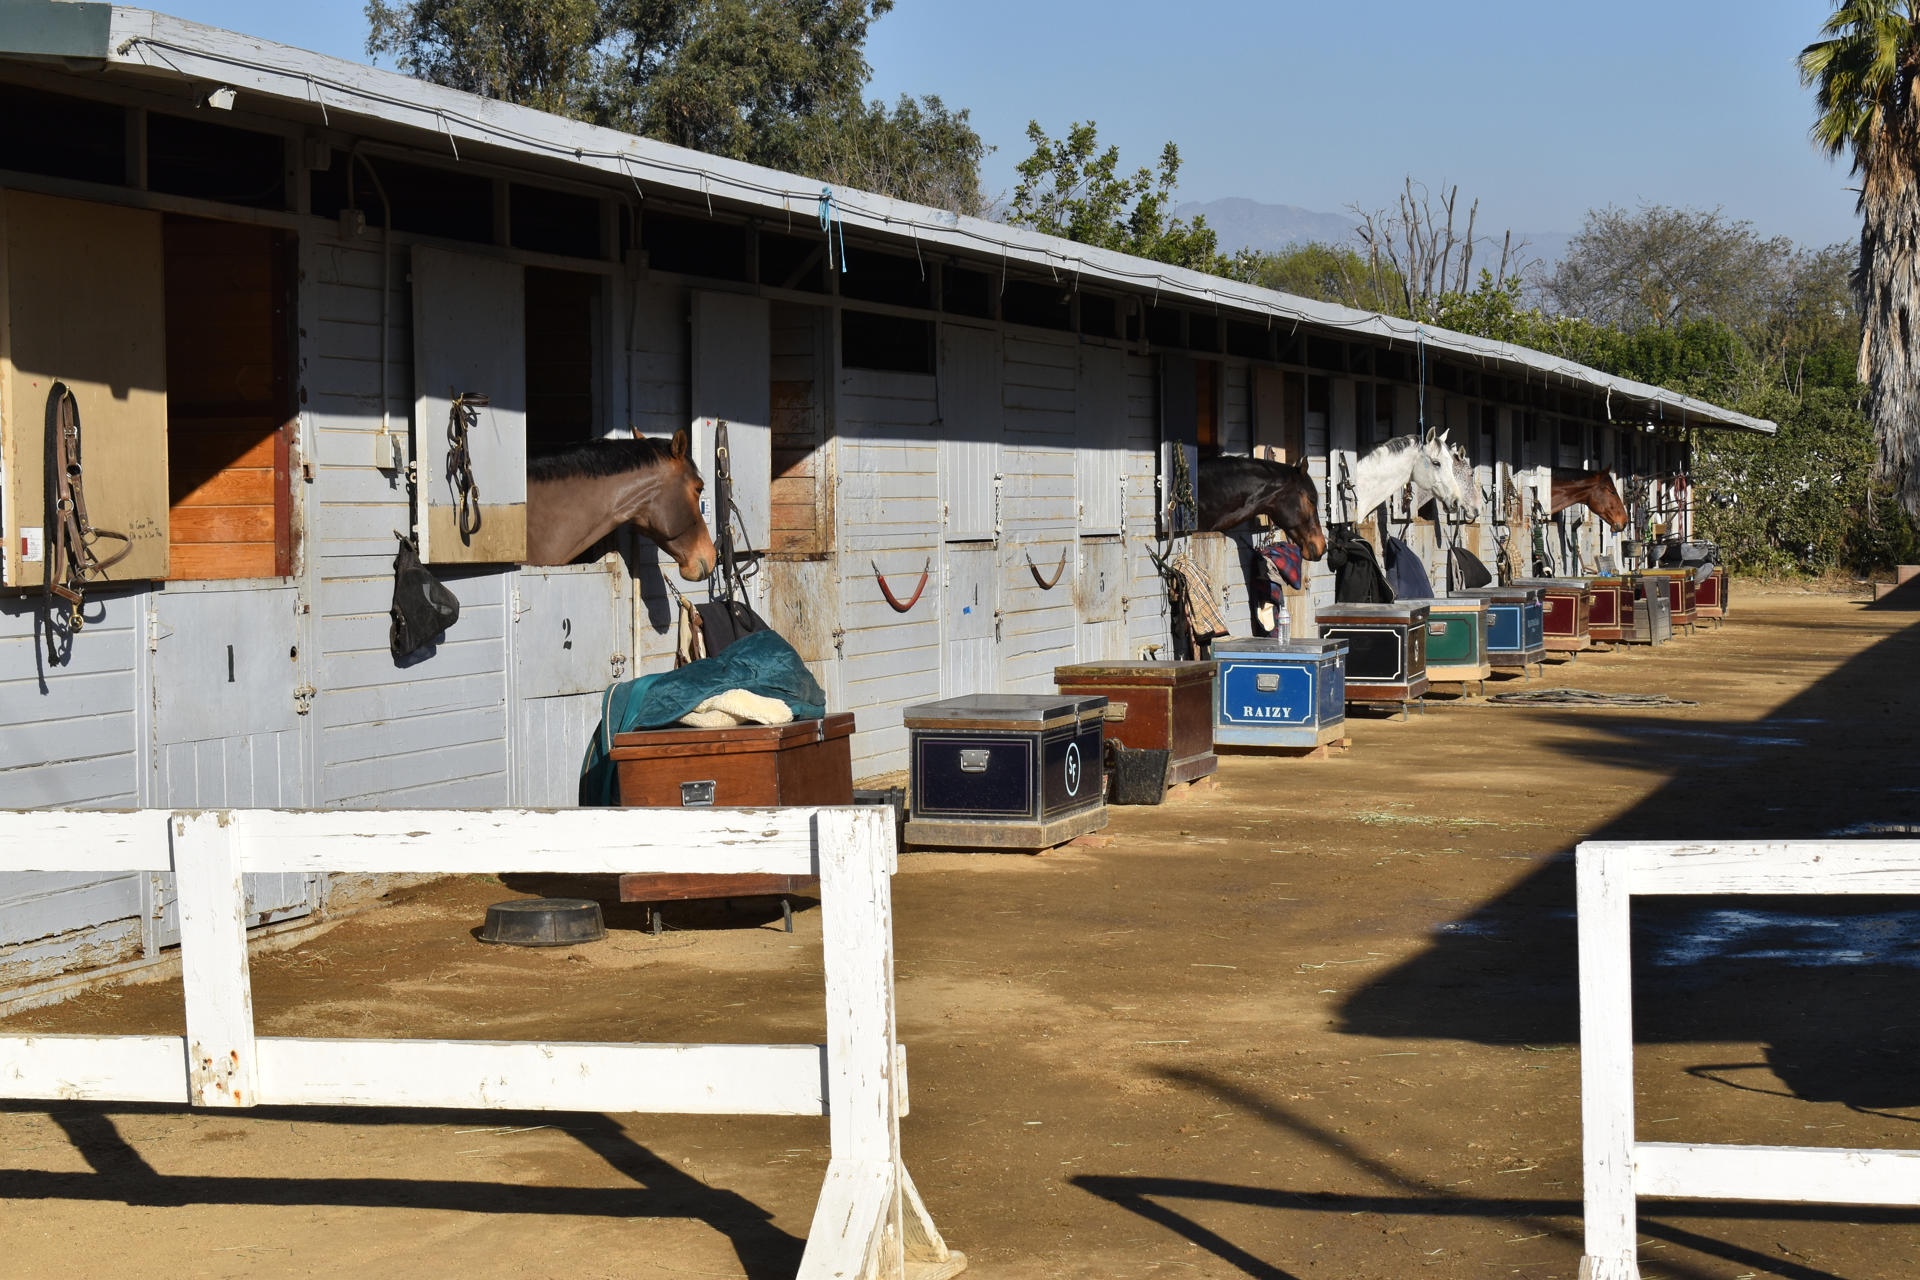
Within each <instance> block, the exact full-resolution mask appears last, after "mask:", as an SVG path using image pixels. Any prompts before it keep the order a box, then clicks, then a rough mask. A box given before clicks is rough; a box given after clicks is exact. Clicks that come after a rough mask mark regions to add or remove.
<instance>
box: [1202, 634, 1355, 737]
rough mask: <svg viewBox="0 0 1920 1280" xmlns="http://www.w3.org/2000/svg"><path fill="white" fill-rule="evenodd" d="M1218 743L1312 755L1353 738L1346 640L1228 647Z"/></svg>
mask: <svg viewBox="0 0 1920 1280" xmlns="http://www.w3.org/2000/svg"><path fill="white" fill-rule="evenodd" d="M1213 656H1214V660H1215V662H1216V664H1217V665H1218V666H1219V668H1220V673H1219V677H1218V685H1219V700H1218V702H1217V703H1216V704H1215V707H1216V710H1215V715H1214V724H1213V740H1214V741H1215V742H1216V743H1219V744H1220V745H1222V746H1234V747H1285V748H1290V749H1295V750H1298V749H1302V748H1304V749H1309V750H1310V749H1312V748H1315V747H1321V746H1325V745H1326V744H1327V743H1329V742H1338V741H1339V740H1340V739H1341V738H1342V737H1344V736H1345V735H1346V728H1347V690H1346V663H1347V646H1346V642H1345V641H1342V640H1275V639H1253V640H1221V641H1218V642H1217V643H1215V645H1214V646H1213Z"/></svg>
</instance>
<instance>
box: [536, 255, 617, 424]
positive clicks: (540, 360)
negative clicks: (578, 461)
mask: <svg viewBox="0 0 1920 1280" xmlns="http://www.w3.org/2000/svg"><path fill="white" fill-rule="evenodd" d="M603 287H604V286H603V282H602V280H601V278H600V277H599V276H596V275H589V274H587V273H585V272H579V271H553V270H549V269H547V268H543V267H528V268H527V269H526V317H527V318H526V331H527V342H526V357H525V364H526V387H527V451H528V452H529V453H536V454H537V453H551V452H553V451H555V450H557V449H564V448H566V447H567V446H568V445H575V444H583V443H585V442H586V441H588V440H591V439H593V438H594V437H595V436H597V435H598V434H599V421H600V414H599V408H598V397H597V395H596V394H595V390H596V388H597V386H598V383H597V381H596V379H595V374H594V371H595V369H596V368H597V366H598V361H597V360H596V359H595V356H596V354H597V348H598V347H599V345H600V344H599V341H598V339H599V335H600V331H601V312H602V308H603V306H604V303H603V302H602V299H601V293H602V289H603Z"/></svg>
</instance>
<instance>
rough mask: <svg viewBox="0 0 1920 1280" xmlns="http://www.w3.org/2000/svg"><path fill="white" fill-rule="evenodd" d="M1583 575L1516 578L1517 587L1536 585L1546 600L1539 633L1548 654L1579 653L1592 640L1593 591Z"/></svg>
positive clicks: (1515, 584)
mask: <svg viewBox="0 0 1920 1280" xmlns="http://www.w3.org/2000/svg"><path fill="white" fill-rule="evenodd" d="M1588 582H1589V580H1588V579H1586V578H1516V579H1514V583H1513V585H1514V586H1516V587H1539V588H1540V589H1541V590H1543V591H1545V592H1546V593H1547V594H1546V600H1545V601H1544V603H1543V605H1542V611H1541V628H1540V629H1541V635H1542V637H1543V638H1544V639H1545V641H1546V645H1547V651H1548V652H1549V653H1578V652H1580V650H1582V649H1584V648H1586V647H1587V646H1588V645H1589V644H1591V643H1592V640H1593V633H1592V630H1591V627H1592V611H1593V591H1592V589H1591V587H1590V586H1589V585H1588Z"/></svg>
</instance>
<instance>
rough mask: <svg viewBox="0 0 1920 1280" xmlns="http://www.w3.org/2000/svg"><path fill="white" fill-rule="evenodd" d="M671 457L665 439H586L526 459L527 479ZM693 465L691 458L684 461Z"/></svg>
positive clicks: (638, 466) (636, 466) (626, 467)
mask: <svg viewBox="0 0 1920 1280" xmlns="http://www.w3.org/2000/svg"><path fill="white" fill-rule="evenodd" d="M673 460H674V452H673V443H672V441H669V440H651V439H646V438H644V437H643V438H641V439H637V440H589V441H587V442H586V443H584V444H575V445H568V446H567V447H566V448H564V449H557V450H555V451H553V452H551V453H542V454H536V455H534V456H532V457H529V458H528V459H527V479H529V480H543V481H547V480H586V479H592V478H595V477H599V476H623V475H627V474H628V473H630V472H634V471H645V470H649V469H651V468H653V467H658V466H663V465H665V464H666V463H669V462H672V461H673ZM686 463H687V466H688V467H692V466H693V460H692V459H691V458H688V459H687V460H686Z"/></svg>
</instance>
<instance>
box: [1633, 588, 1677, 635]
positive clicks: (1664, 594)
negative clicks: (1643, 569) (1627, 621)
mask: <svg viewBox="0 0 1920 1280" xmlns="http://www.w3.org/2000/svg"><path fill="white" fill-rule="evenodd" d="M1627 585H1628V590H1629V591H1630V592H1631V593H1632V596H1633V620H1632V625H1631V626H1630V627H1629V628H1628V630H1627V634H1626V642H1627V643H1628V644H1665V643H1666V642H1667V641H1669V640H1671V639H1673V603H1672V598H1671V591H1672V589H1671V588H1670V587H1668V586H1667V584H1666V581H1665V580H1664V579H1661V578H1650V577H1648V576H1647V575H1646V574H1644V573H1636V574H1633V575H1632V576H1631V577H1630V578H1628V580H1627Z"/></svg>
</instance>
